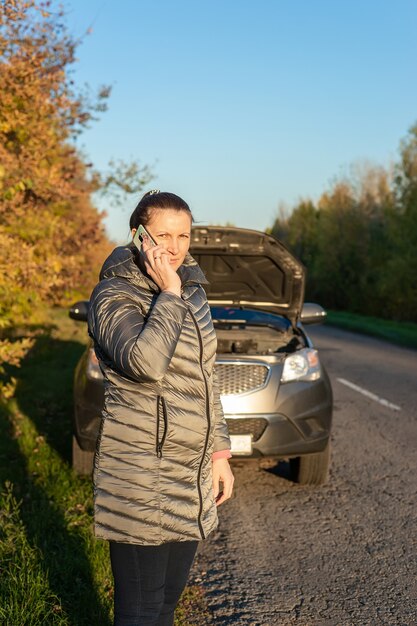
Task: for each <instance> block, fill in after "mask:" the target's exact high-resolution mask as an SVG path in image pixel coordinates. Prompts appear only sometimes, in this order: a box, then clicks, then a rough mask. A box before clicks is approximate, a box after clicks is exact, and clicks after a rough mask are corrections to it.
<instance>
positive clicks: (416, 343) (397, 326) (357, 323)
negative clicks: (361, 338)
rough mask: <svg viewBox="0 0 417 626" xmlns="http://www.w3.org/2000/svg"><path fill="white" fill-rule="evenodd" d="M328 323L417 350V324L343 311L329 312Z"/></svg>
mask: <svg viewBox="0 0 417 626" xmlns="http://www.w3.org/2000/svg"><path fill="white" fill-rule="evenodd" d="M327 323H328V324H331V325H332V326H339V327H340V328H346V329H347V330H353V331H355V332H358V333H363V334H366V335H373V336H375V337H380V338H381V339H385V340H386V341H390V342H391V343H394V344H397V345H399V346H406V347H408V348H417V324H415V323H413V322H396V321H393V320H384V319H381V318H378V317H369V316H366V315H358V314H356V313H348V312H343V311H327Z"/></svg>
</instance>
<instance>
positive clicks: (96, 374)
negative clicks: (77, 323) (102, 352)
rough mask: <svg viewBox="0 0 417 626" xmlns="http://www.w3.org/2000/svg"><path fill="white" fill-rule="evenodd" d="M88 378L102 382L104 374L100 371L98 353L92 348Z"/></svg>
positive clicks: (88, 362) (89, 354)
mask: <svg viewBox="0 0 417 626" xmlns="http://www.w3.org/2000/svg"><path fill="white" fill-rule="evenodd" d="M87 377H88V378H94V379H96V380H100V379H101V378H103V374H102V371H101V369H100V365H99V362H98V359H97V357H96V353H95V352H94V348H90V350H89V352H88V359H87Z"/></svg>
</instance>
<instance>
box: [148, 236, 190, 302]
mask: <svg viewBox="0 0 417 626" xmlns="http://www.w3.org/2000/svg"><path fill="white" fill-rule="evenodd" d="M142 251H143V254H144V257H145V266H146V271H147V272H148V274H149V276H150V277H151V278H152V280H153V281H155V283H156V284H157V285H158V287H159V288H160V290H161V291H170V292H171V293H175V294H176V295H177V296H180V297H181V278H180V277H179V275H178V274H177V272H176V271H175V270H174V269H173V268H172V267H171V265H170V262H169V258H170V255H169V252H168V251H167V250H165V248H164V247H163V246H161V245H159V246H151V245H150V242H149V240H148V237H147V236H146V235H144V237H143V243H142Z"/></svg>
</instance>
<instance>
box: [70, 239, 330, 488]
mask: <svg viewBox="0 0 417 626" xmlns="http://www.w3.org/2000/svg"><path fill="white" fill-rule="evenodd" d="M190 253H191V255H192V256H193V257H194V258H195V259H196V261H197V262H198V263H199V265H200V267H201V268H202V270H203V271H204V273H205V274H206V277H207V279H208V280H209V282H210V285H209V286H208V288H207V297H208V301H209V303H210V306H211V311H212V317H213V323H214V326H215V328H216V332H217V339H218V349H217V359H216V371H217V375H218V380H219V384H220V393H221V399H222V405H223V410H224V413H225V417H226V420H227V423H228V426H229V433H230V436H231V441H232V453H233V457H234V458H237V457H239V458H241V459H242V458H273V459H282V458H288V459H289V466H290V472H291V476H292V478H293V479H294V480H296V481H298V482H300V483H304V484H322V483H324V482H325V481H326V480H327V477H328V471H329V466H330V429H331V422H332V390H331V386H330V382H329V378H328V375H327V373H326V371H325V369H324V367H323V365H322V364H321V362H320V359H319V355H318V352H317V350H315V349H314V348H313V345H312V342H311V340H310V339H309V337H308V335H307V333H306V332H305V329H304V325H305V324H308V323H320V322H322V321H324V319H325V317H326V314H325V312H324V310H323V309H322V308H321V307H320V306H319V305H316V304H311V303H309V304H304V303H303V298H304V283H305V270H304V267H303V266H302V264H301V263H300V262H299V261H298V260H297V259H296V258H295V257H294V256H293V255H292V254H291V253H290V252H289V251H288V250H287V249H286V248H285V246H284V245H283V244H282V243H281V242H280V241H278V240H277V239H275V238H273V237H272V236H271V235H267V234H265V233H261V232H258V231H254V230H248V229H242V228H230V227H222V226H207V227H203V226H198V227H194V228H193V230H192V241H191V246H190ZM87 312H88V302H86V301H82V302H77V303H76V304H74V305H73V307H72V308H71V310H70V317H72V318H73V319H77V320H83V321H86V319H87ZM103 399H104V398H103V380H102V373H101V370H100V368H99V365H98V362H97V359H96V356H95V354H94V349H93V347H92V344H91V343H90V344H89V345H88V347H87V349H86V351H85V353H84V354H83V355H82V357H81V359H80V361H79V363H78V365H77V368H76V371H75V379H74V405H75V410H74V437H73V465H74V468H75V469H76V470H77V471H78V472H80V473H88V472H90V471H91V467H92V460H93V454H94V450H95V443H96V439H97V434H98V430H99V423H100V415H101V409H102V406H103Z"/></svg>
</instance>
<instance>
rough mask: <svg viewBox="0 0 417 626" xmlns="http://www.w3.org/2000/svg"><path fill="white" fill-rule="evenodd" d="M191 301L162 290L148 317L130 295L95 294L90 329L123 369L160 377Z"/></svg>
mask: <svg viewBox="0 0 417 626" xmlns="http://www.w3.org/2000/svg"><path fill="white" fill-rule="evenodd" d="M186 313H187V305H186V304H185V302H184V301H183V300H182V299H181V298H180V297H179V296H177V295H175V294H173V293H161V294H160V295H159V296H158V298H157V300H156V302H155V305H154V306H153V308H152V310H151V312H150V314H149V316H148V317H147V319H146V321H145V318H144V316H143V315H142V313H141V310H140V308H139V307H138V305H137V304H135V302H134V301H133V300H131V299H129V298H128V297H127V296H126V295H122V296H121V297H117V295H115V294H113V293H112V294H111V296H109V294H108V293H107V294H106V292H105V291H103V290H102V291H101V292H100V291H99V292H98V293H97V294H96V295H95V294H94V291H93V294H92V298H91V300H90V308H89V313H88V333H89V335H90V336H91V337H92V338H93V339H94V342H95V344H98V347H99V349H100V351H102V352H103V353H104V354H105V355H106V356H107V357H108V358H109V359H110V361H111V362H112V364H114V366H115V368H116V369H117V370H119V371H120V372H121V373H124V374H125V375H127V376H129V377H130V378H133V379H134V380H138V381H140V382H145V381H148V382H149V381H158V380H161V379H162V378H163V376H164V375H165V373H166V371H167V369H168V366H169V364H170V361H171V359H172V356H173V354H174V351H175V348H176V345H177V342H178V339H179V336H180V333H181V328H182V325H183V322H184V319H185V316H186Z"/></svg>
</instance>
